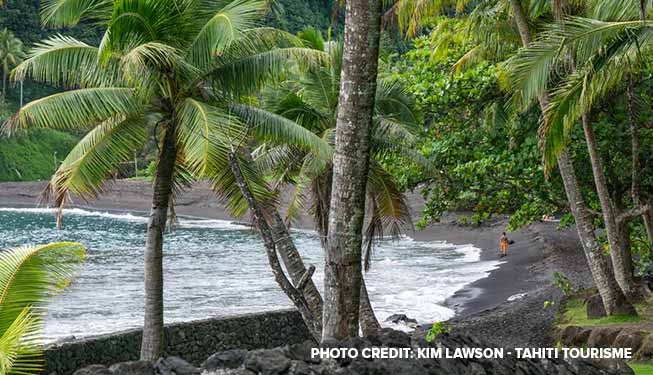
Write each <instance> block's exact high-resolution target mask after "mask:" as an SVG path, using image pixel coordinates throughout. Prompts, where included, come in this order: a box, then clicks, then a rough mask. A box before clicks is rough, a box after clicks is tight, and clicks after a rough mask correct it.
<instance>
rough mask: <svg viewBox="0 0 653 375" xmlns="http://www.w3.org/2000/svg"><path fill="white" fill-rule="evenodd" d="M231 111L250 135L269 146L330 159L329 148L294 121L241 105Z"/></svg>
mask: <svg viewBox="0 0 653 375" xmlns="http://www.w3.org/2000/svg"><path fill="white" fill-rule="evenodd" d="M231 109H232V111H233V113H234V114H236V115H238V116H239V117H240V118H241V119H242V120H243V121H244V122H245V123H246V124H249V125H250V130H251V132H252V134H254V136H255V137H256V138H257V139H259V140H261V141H264V142H268V143H271V144H287V145H291V146H295V147H297V148H299V149H301V150H304V151H308V152H312V153H314V154H316V155H317V156H318V157H320V158H323V159H330V158H331V154H332V152H333V151H332V149H331V146H329V144H328V143H326V142H325V141H324V140H323V139H322V138H320V137H318V136H317V135H315V134H314V133H312V132H311V131H310V130H307V129H306V128H304V127H302V126H300V125H298V124H297V123H296V122H294V121H290V120H288V119H287V118H285V117H283V116H280V115H276V114H274V113H271V112H268V111H265V110H262V109H259V108H255V107H252V106H247V105H242V104H241V105H234V106H231Z"/></svg>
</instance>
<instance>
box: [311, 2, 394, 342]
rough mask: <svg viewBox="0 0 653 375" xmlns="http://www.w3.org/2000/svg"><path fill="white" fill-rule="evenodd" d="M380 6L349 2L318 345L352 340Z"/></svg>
mask: <svg viewBox="0 0 653 375" xmlns="http://www.w3.org/2000/svg"><path fill="white" fill-rule="evenodd" d="M381 12H382V2H381V1H380V0H349V1H347V3H346V10H345V40H344V46H345V47H344V53H343V65H342V73H341V81H340V100H339V105H338V115H337V120H336V140H335V148H334V156H333V183H332V189H331V205H330V207H329V232H328V234H327V251H326V267H325V279H324V280H325V282H324V284H325V300H326V302H325V305H324V314H323V321H324V327H323V331H322V340H323V341H330V340H332V339H336V340H342V339H347V338H350V337H355V336H358V328H359V322H358V319H359V306H360V289H361V247H362V244H363V233H362V231H363V219H364V215H365V195H366V194H365V192H366V185H367V174H368V170H369V159H370V138H371V128H372V119H373V116H374V99H375V97H376V79H377V70H378V58H379V42H380V34H381Z"/></svg>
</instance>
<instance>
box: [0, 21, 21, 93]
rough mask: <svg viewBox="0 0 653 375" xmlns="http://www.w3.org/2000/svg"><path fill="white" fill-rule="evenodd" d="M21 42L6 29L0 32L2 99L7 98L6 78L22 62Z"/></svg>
mask: <svg viewBox="0 0 653 375" xmlns="http://www.w3.org/2000/svg"><path fill="white" fill-rule="evenodd" d="M22 58H23V42H21V41H20V39H18V38H16V37H15V36H14V33H12V32H11V31H9V30H8V29H7V28H6V27H5V28H4V29H3V30H2V31H0V65H2V99H3V100H4V99H5V98H6V97H7V76H8V74H9V72H10V71H11V68H12V67H14V66H16V65H17V64H18V63H20V62H21V61H22Z"/></svg>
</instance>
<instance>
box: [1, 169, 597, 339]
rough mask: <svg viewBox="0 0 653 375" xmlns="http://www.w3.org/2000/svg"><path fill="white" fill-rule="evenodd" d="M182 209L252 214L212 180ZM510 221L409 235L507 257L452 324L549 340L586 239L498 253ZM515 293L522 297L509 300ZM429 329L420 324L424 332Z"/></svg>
mask: <svg viewBox="0 0 653 375" xmlns="http://www.w3.org/2000/svg"><path fill="white" fill-rule="evenodd" d="M45 185H46V183H45V182H29V183H0V206H5V207H35V206H36V205H37V203H38V198H39V195H40V193H41V191H42V190H43V189H44V187H45ZM150 194H151V190H150V183H149V182H145V181H130V180H119V181H116V182H114V183H113V184H112V185H111V186H109V187H108V189H107V191H106V193H105V194H103V195H102V196H101V197H100V198H98V199H95V200H92V201H89V202H86V201H84V200H82V199H79V198H76V199H74V200H73V205H74V206H75V207H78V208H90V209H97V210H107V211H131V212H142V213H147V212H148V211H149V205H150ZM408 198H409V203H410V205H411V208H412V210H413V215H414V216H415V217H419V212H420V210H421V206H422V199H421V197H420V196H419V195H418V194H410V195H409V197H408ZM175 209H176V213H177V215H181V216H189V217H201V218H210V219H222V220H236V221H246V220H247V218H244V219H238V218H234V217H232V216H231V215H230V214H229V213H228V212H227V211H226V210H225V209H224V208H223V207H222V205H221V204H220V203H219V202H218V201H217V200H216V198H215V197H214V195H213V193H212V192H211V191H210V189H209V186H208V184H205V183H200V184H197V185H195V186H194V187H193V188H192V189H189V190H188V191H186V192H185V193H184V194H183V195H182V196H181V197H179V199H178V200H177V204H176V207H175ZM296 225H297V226H298V227H310V226H311V222H310V220H309V219H308V218H302V219H301V220H300V222H298V223H297V224H296ZM505 226H506V220H505V219H502V218H497V219H495V220H493V221H492V222H490V223H487V224H484V225H483V226H481V227H477V228H476V227H475V228H472V227H463V226H460V225H458V224H455V223H454V221H453V217H450V218H447V219H446V220H443V222H442V223H439V224H434V225H430V226H429V227H427V228H425V229H424V230H421V231H416V232H414V233H407V234H408V235H410V236H411V237H413V238H415V239H416V240H440V241H447V242H449V243H453V244H458V245H462V244H472V245H474V246H476V247H478V248H481V249H482V253H481V259H482V260H500V261H501V262H502V264H501V265H500V267H499V268H497V269H496V270H494V271H492V272H491V273H490V274H489V276H488V277H486V278H483V279H480V280H478V281H476V282H474V283H472V284H470V285H468V286H466V287H465V288H463V289H461V290H459V291H458V292H457V293H456V294H455V295H454V296H452V297H450V298H449V299H448V300H447V301H446V304H447V305H448V306H449V307H451V308H453V309H455V310H456V311H457V312H458V314H457V315H456V317H454V318H453V319H451V320H450V321H449V322H448V323H449V324H450V325H452V326H453V327H454V328H455V330H460V331H467V332H469V333H471V334H473V335H474V336H477V337H479V338H482V339H484V340H485V341H488V342H490V343H494V344H498V343H500V344H501V346H504V347H514V346H538V345H545V344H550V342H549V338H548V332H549V329H550V327H551V323H552V322H553V319H554V313H555V308H549V309H544V308H543V305H544V301H547V300H556V299H558V298H559V297H560V292H559V291H558V290H557V289H556V288H555V286H554V285H553V276H552V274H553V272H555V271H557V272H561V273H563V274H564V275H565V276H567V277H568V278H569V279H570V280H571V282H572V284H573V285H574V286H587V284H588V283H589V284H591V277H590V275H589V271H588V269H587V266H586V265H585V260H584V257H583V253H582V250H581V247H580V243H579V242H578V239H577V236H576V235H575V230H573V228H572V229H566V230H563V231H559V230H557V228H556V227H557V224H556V223H536V224H534V225H531V226H530V227H528V228H526V229H522V230H519V231H516V232H513V233H509V238H510V239H512V240H514V244H512V245H510V246H509V248H508V256H507V257H505V258H501V259H499V250H498V249H499V238H500V236H501V232H502V231H503V230H504V228H505ZM510 297H513V298H515V300H513V301H508V299H509V298H510ZM519 297H521V298H519ZM398 313H401V312H399V311H398ZM427 328H429V327H421V329H420V331H421V330H425V329H427Z"/></svg>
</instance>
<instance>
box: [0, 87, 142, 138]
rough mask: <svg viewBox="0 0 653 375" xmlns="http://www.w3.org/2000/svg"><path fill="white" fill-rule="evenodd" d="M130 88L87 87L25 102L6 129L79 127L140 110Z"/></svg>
mask: <svg viewBox="0 0 653 375" xmlns="http://www.w3.org/2000/svg"><path fill="white" fill-rule="evenodd" d="M138 111H139V108H138V106H137V104H136V102H135V100H134V99H133V97H132V90H131V89H128V88H119V87H106V88H84V89H78V90H71V91H66V92H62V93H58V94H54V95H50V96H46V97H45V98H42V99H37V100H35V101H33V102H31V103H28V104H26V105H25V106H24V107H23V108H21V109H20V110H19V111H18V112H17V113H16V114H15V115H14V116H12V117H11V118H9V119H8V120H7V122H6V123H5V124H4V126H3V130H4V131H5V132H7V133H11V132H12V131H14V130H17V129H19V128H28V127H37V128H57V129H80V128H84V127H87V126H89V125H93V124H97V123H100V122H102V121H105V120H107V119H109V118H112V117H116V116H121V115H123V116H127V115H130V114H133V113H137V112H138Z"/></svg>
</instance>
